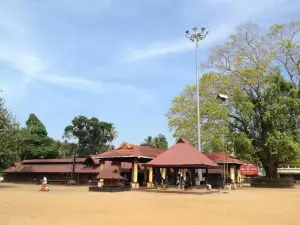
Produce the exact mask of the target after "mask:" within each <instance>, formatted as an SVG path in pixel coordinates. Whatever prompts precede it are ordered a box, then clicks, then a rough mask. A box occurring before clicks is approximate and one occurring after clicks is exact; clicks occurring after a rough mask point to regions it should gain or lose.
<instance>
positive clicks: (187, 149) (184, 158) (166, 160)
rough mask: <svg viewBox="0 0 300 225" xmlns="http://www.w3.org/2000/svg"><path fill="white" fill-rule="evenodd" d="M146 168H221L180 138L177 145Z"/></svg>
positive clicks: (149, 163)
mask: <svg viewBox="0 0 300 225" xmlns="http://www.w3.org/2000/svg"><path fill="white" fill-rule="evenodd" d="M144 165H145V166H157V167H158V166H161V167H186V168H189V167H204V168H206V167H207V168H219V166H218V165H217V164H216V163H214V162H213V161H211V160H210V159H209V158H207V157H206V156H205V155H203V154H202V153H200V152H199V151H198V150H197V149H196V148H195V147H193V146H192V145H191V144H190V143H189V142H188V141H187V140H185V139H183V138H180V139H179V140H178V141H177V144H175V145H173V146H172V147H171V148H169V149H168V150H166V151H165V152H163V153H161V154H160V155H159V156H157V157H156V158H155V159H153V160H152V161H150V162H148V163H146V164H144Z"/></svg>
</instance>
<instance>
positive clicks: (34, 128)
mask: <svg viewBox="0 0 300 225" xmlns="http://www.w3.org/2000/svg"><path fill="white" fill-rule="evenodd" d="M21 134H22V143H23V150H22V152H21V158H22V159H33V158H56V157H58V156H59V152H58V148H57V145H56V143H55V141H54V140H53V139H52V138H50V137H48V136H47V134H48V133H47V130H46V127H45V126H44V124H43V123H42V122H41V121H40V120H39V119H38V118H37V116H36V115H35V114H30V115H29V117H28V120H27V121H26V128H23V129H22V130H21Z"/></svg>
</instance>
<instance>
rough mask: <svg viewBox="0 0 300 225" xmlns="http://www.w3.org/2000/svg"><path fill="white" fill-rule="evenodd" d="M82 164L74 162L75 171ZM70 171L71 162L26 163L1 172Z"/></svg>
mask: <svg viewBox="0 0 300 225" xmlns="http://www.w3.org/2000/svg"><path fill="white" fill-rule="evenodd" d="M82 167H84V165H80V164H76V166H75V172H77V171H79V170H80V169H81V168H82ZM71 171H72V164H70V165H69V164H54V165H51V164H50V165H49V164H43V165H35V164H32V165H28V164H20V165H18V166H16V167H15V166H12V167H10V168H8V169H6V170H4V171H3V172H5V173H70V172H71Z"/></svg>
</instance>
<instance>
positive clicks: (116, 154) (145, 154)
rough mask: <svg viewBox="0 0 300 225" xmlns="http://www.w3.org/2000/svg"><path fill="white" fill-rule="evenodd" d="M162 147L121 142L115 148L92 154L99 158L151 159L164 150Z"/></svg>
mask: <svg viewBox="0 0 300 225" xmlns="http://www.w3.org/2000/svg"><path fill="white" fill-rule="evenodd" d="M164 151H165V150H164V149H155V148H150V147H148V146H138V145H134V144H128V143H126V142H124V143H122V144H121V145H120V146H119V147H118V148H117V149H115V150H112V151H109V152H104V153H102V154H99V155H96V156H94V157H95V158H100V159H113V158H134V157H139V158H148V159H153V158H155V157H157V156H158V155H159V154H161V153H162V152H164Z"/></svg>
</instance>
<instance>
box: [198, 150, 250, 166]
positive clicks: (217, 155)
mask: <svg viewBox="0 0 300 225" xmlns="http://www.w3.org/2000/svg"><path fill="white" fill-rule="evenodd" d="M203 154H204V155H205V156H206V157H208V158H210V159H211V160H212V161H214V162H215V163H228V164H239V165H242V164H244V162H243V161H241V160H238V159H236V158H234V157H233V156H232V155H230V154H229V153H227V154H226V153H223V152H210V153H203ZM226 156H227V158H226Z"/></svg>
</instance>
